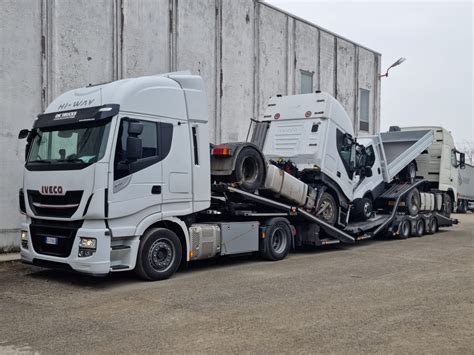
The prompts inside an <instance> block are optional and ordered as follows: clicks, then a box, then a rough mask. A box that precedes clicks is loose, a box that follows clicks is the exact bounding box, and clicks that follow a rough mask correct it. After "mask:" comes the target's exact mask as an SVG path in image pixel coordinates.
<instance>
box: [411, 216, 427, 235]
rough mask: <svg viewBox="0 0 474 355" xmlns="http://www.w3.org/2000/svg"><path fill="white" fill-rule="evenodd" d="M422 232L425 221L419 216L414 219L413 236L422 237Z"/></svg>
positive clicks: (423, 232) (423, 231)
mask: <svg viewBox="0 0 474 355" xmlns="http://www.w3.org/2000/svg"><path fill="white" fill-rule="evenodd" d="M423 234H425V221H423V218H420V219H419V220H418V221H416V224H415V230H414V231H413V235H414V236H415V237H422V236H423Z"/></svg>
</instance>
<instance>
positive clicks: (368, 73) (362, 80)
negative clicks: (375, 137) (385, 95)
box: [356, 48, 376, 134]
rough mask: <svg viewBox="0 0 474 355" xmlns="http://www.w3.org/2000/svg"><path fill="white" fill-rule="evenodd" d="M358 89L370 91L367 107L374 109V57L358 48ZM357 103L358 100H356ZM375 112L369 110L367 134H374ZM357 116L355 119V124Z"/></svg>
mask: <svg viewBox="0 0 474 355" xmlns="http://www.w3.org/2000/svg"><path fill="white" fill-rule="evenodd" d="M358 59H359V60H358V65H359V68H358V89H359V88H360V89H366V90H369V91H370V96H369V107H374V100H375V91H376V88H375V55H374V53H372V52H369V51H368V50H366V49H363V48H359V58H358ZM358 101H359V100H358ZM356 104H357V115H359V113H360V112H359V102H357V103H356ZM374 115H375V110H373V109H372V110H369V133H371V134H373V133H375V130H374V125H375V124H374ZM358 122H359V116H358V117H357V124H358Z"/></svg>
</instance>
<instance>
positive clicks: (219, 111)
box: [214, 0, 222, 143]
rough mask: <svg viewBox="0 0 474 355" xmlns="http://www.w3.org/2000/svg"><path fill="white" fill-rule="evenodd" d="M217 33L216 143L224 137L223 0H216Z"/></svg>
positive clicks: (215, 26) (215, 43) (215, 39)
mask: <svg viewBox="0 0 474 355" xmlns="http://www.w3.org/2000/svg"><path fill="white" fill-rule="evenodd" d="M215 8H216V14H215V25H214V28H215V35H214V41H215V42H214V46H215V56H214V62H215V90H216V94H215V95H214V100H215V101H214V106H215V117H214V118H215V119H214V122H215V127H214V132H215V133H214V134H215V143H221V138H222V130H221V129H222V127H221V118H222V107H221V106H222V105H221V101H222V0H215Z"/></svg>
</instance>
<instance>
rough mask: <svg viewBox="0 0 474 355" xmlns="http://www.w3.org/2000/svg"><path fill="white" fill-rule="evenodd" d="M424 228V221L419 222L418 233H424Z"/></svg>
mask: <svg viewBox="0 0 474 355" xmlns="http://www.w3.org/2000/svg"><path fill="white" fill-rule="evenodd" d="M423 230H424V226H423V221H420V222H418V235H422V234H423Z"/></svg>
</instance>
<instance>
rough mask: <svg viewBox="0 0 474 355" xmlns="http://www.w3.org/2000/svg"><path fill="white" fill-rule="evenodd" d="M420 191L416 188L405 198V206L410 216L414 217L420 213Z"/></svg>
mask: <svg viewBox="0 0 474 355" xmlns="http://www.w3.org/2000/svg"><path fill="white" fill-rule="evenodd" d="M420 203H421V197H420V191H418V189H417V188H414V189H411V190H410V192H408V194H407V196H406V197H405V205H406V207H407V211H408V214H409V215H410V216H416V215H417V214H418V212H419V211H420Z"/></svg>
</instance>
